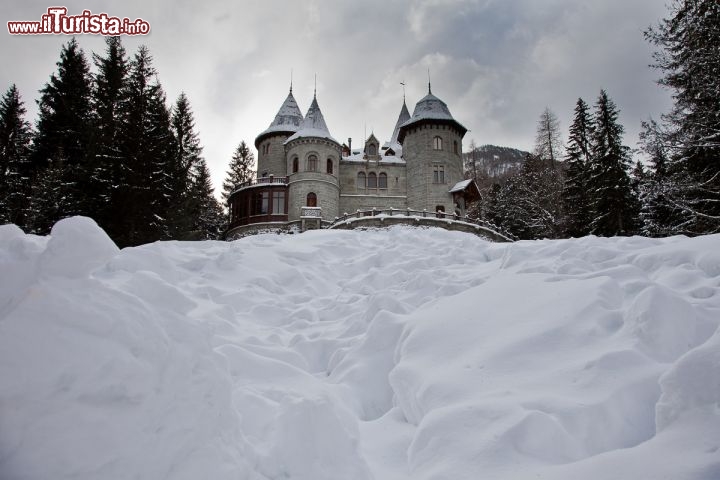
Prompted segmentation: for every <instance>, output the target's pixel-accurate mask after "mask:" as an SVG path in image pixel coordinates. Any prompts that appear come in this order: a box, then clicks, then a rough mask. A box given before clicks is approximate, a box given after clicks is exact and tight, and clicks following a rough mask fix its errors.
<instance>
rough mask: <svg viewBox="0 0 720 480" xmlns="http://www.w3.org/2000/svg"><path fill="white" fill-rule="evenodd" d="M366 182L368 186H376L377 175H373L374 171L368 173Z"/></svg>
mask: <svg viewBox="0 0 720 480" xmlns="http://www.w3.org/2000/svg"><path fill="white" fill-rule="evenodd" d="M367 182H368V183H367V186H368V188H377V175H375V172H370V173H368V176H367Z"/></svg>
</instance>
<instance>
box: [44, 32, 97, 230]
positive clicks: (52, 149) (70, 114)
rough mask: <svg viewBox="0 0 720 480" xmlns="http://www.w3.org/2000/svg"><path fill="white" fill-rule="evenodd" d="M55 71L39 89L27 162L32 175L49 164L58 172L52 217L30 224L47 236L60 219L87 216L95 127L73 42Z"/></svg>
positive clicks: (87, 81)
mask: <svg viewBox="0 0 720 480" xmlns="http://www.w3.org/2000/svg"><path fill="white" fill-rule="evenodd" d="M57 67H58V71H57V75H56V74H52V75H51V77H50V81H49V82H48V83H47V84H46V85H45V87H44V88H43V89H42V90H41V91H40V92H41V94H42V96H41V98H40V101H39V102H38V107H39V115H38V125H37V135H36V137H35V142H34V149H33V153H32V162H33V167H34V170H35V175H36V177H42V176H43V175H44V170H45V169H46V168H48V167H49V165H50V164H52V165H53V167H52V168H55V169H60V170H59V174H60V177H61V185H60V192H59V197H58V201H59V204H58V205H57V207H58V209H57V211H56V215H55V216H54V217H46V219H45V221H43V222H34V223H35V224H34V230H35V231H36V232H38V233H47V232H48V231H49V229H50V227H51V226H52V224H53V223H54V222H55V221H57V220H59V219H60V218H63V217H66V216H69V215H77V214H81V215H90V214H91V213H92V210H91V205H89V203H88V195H87V193H86V192H87V188H86V187H87V179H89V178H90V177H91V176H90V175H89V174H88V172H89V171H90V168H91V167H90V158H89V152H90V145H91V140H92V133H93V123H94V122H93V116H92V108H91V76H90V67H89V65H88V62H87V59H86V58H85V55H84V53H83V51H82V49H81V48H80V47H79V46H78V44H77V41H76V40H75V39H74V38H73V39H72V40H70V41H69V42H68V43H67V45H64V46H63V49H62V51H61V53H60V61H59V62H58V63H57ZM57 173H58V172H54V174H57ZM37 181H39V179H37V178H36V182H37ZM38 218H39V217H38Z"/></svg>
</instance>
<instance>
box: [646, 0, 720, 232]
mask: <svg viewBox="0 0 720 480" xmlns="http://www.w3.org/2000/svg"><path fill="white" fill-rule="evenodd" d="M670 8H671V12H670V17H669V18H667V19H665V20H663V21H662V22H661V23H660V24H659V25H658V26H657V27H655V28H650V29H649V30H647V31H646V32H645V36H646V38H647V39H648V40H649V41H650V42H651V43H653V44H654V45H656V46H657V47H659V48H660V50H659V51H657V52H656V53H655V54H654V59H655V64H654V66H655V67H656V68H658V69H660V70H662V71H663V73H664V76H663V77H662V78H661V79H660V81H659V83H660V84H661V85H663V86H666V87H669V88H670V89H672V90H673V99H674V107H673V109H672V111H671V112H670V113H669V114H668V115H665V116H664V117H663V118H664V121H665V127H666V128H665V131H664V134H663V143H664V145H665V147H664V148H665V150H666V151H667V156H668V179H667V187H668V188H666V189H665V195H666V198H665V200H666V201H667V202H668V204H670V205H673V206H674V208H675V209H677V210H679V211H680V212H682V214H681V215H674V216H673V217H672V218H671V221H672V225H669V226H668V227H669V230H670V231H671V232H672V233H686V234H703V233H715V232H720V162H719V161H718V158H720V102H718V92H720V74H719V72H720V28H719V27H718V25H720V3H718V2H717V1H716V0H675V1H674V2H673V3H672V4H671V7H670Z"/></svg>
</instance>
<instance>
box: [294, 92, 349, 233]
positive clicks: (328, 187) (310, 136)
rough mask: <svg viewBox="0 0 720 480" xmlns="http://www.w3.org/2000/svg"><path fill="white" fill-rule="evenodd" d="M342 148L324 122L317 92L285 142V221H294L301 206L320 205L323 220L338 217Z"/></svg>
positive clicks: (298, 215)
mask: <svg viewBox="0 0 720 480" xmlns="http://www.w3.org/2000/svg"><path fill="white" fill-rule="evenodd" d="M341 155H342V147H341V145H340V143H338V141H337V140H335V139H334V138H333V137H332V135H330V131H329V130H328V128H327V125H326V124H325V118H324V117H323V114H322V111H320V106H319V105H318V102H317V95H314V96H313V101H312V104H310V108H309V109H308V112H307V115H305V119H304V120H303V122H302V125H301V126H300V129H299V130H298V131H297V132H296V133H295V134H293V135H292V136H291V137H290V138H288V139H287V140H286V141H285V159H286V161H287V164H286V171H287V173H288V176H289V183H288V192H289V199H290V201H289V204H288V220H289V221H293V220H298V219H299V218H300V212H301V208H302V207H305V206H307V207H320V208H321V213H322V218H323V220H328V221H332V220H334V219H335V217H337V216H338V208H339V207H338V204H339V202H340V184H339V181H338V177H339V173H340V172H339V170H340V158H341Z"/></svg>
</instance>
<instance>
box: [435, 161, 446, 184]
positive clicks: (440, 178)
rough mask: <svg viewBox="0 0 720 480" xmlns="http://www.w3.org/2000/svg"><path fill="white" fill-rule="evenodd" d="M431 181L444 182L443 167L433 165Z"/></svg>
mask: <svg viewBox="0 0 720 480" xmlns="http://www.w3.org/2000/svg"><path fill="white" fill-rule="evenodd" d="M433 183H445V167H444V166H442V165H433Z"/></svg>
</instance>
